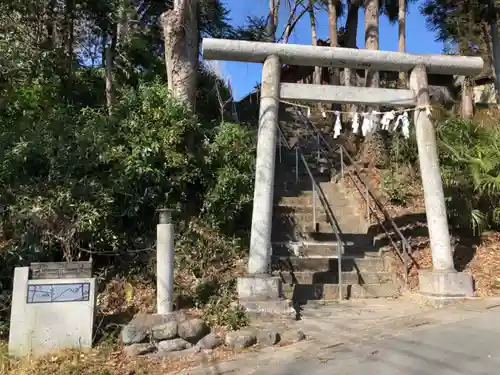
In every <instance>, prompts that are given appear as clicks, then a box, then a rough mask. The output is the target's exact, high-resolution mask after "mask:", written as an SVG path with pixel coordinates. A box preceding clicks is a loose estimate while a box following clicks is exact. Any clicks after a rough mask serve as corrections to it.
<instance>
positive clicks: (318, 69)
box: [308, 0, 321, 85]
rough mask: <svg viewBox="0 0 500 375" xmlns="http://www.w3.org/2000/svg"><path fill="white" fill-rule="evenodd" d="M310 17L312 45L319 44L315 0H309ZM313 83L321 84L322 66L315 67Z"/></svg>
mask: <svg viewBox="0 0 500 375" xmlns="http://www.w3.org/2000/svg"><path fill="white" fill-rule="evenodd" d="M308 9H309V19H310V22H311V36H312V45H313V46H317V45H318V36H317V35H316V17H315V15H314V0H309V8H308ZM313 83H314V84H315V85H320V84H321V67H319V66H315V67H314V76H313Z"/></svg>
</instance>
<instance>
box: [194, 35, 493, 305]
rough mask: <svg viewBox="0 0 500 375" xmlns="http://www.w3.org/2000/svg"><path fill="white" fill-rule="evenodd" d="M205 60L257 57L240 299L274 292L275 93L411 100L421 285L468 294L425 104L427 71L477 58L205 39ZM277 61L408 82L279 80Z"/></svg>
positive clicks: (448, 71)
mask: <svg viewBox="0 0 500 375" xmlns="http://www.w3.org/2000/svg"><path fill="white" fill-rule="evenodd" d="M203 57H204V58H205V59H206V60H225V61H240V62H253V63H263V64H264V66H263V70H262V90H261V99H260V110H259V130H258V140H257V161H256V177H255V190H254V205H253V216H252V230H251V239H250V258H249V262H248V274H249V276H248V277H245V278H240V279H239V280H238V293H239V297H240V301H245V300H253V301H259V300H260V301H264V300H269V299H274V298H279V297H280V295H279V294H280V290H281V285H280V281H279V280H278V279H277V278H273V277H270V259H271V226H272V215H273V194H274V191H273V190H274V187H273V186H274V172H275V152H276V141H277V134H278V130H277V124H278V106H279V100H280V99H283V100H303V101H310V102H315V101H316V102H327V103H353V104H364V105H379V106H413V107H418V109H417V110H415V115H414V123H415V127H416V137H417V146H418V155H419V162H420V170H421V175H422V183H423V189H424V199H425V210H426V216H427V224H428V229H429V237H430V244H431V250H432V263H433V271H430V272H429V271H426V272H420V274H419V279H420V292H421V293H423V294H425V295H428V296H431V297H437V298H451V297H452V298H456V297H466V296H471V295H472V293H473V283H472V277H471V276H470V275H468V274H464V273H459V272H457V271H456V270H455V267H454V264H453V253H452V248H451V242H450V234H449V229H448V220H447V215H446V207H445V201H444V193H443V186H442V180H441V175H440V170H439V162H438V153H437V147H436V135H435V129H434V126H433V124H432V122H431V120H430V119H429V116H428V113H427V112H426V110H425V109H424V107H425V106H427V105H429V92H428V84H427V73H434V74H445V75H453V74H456V75H463V76H471V75H475V74H477V73H480V72H481V71H482V69H483V60H482V59H481V58H480V57H464V56H446V55H412V54H407V53H399V52H387V51H374V50H358V49H349V48H339V47H337V48H333V47H314V46H307V45H294V44H276V43H263V42H248V41H238V40H225V39H204V40H203ZM283 64H288V65H299V66H322V67H334V68H351V69H370V70H374V71H398V72H411V73H410V89H409V90H401V89H383V88H365V87H343V86H321V85H310V84H293V83H280V73H281V67H282V65H283Z"/></svg>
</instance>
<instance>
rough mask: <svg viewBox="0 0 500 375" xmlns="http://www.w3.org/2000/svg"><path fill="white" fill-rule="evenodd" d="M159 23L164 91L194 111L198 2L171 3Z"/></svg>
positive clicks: (183, 0)
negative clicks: (164, 73) (168, 91)
mask: <svg viewBox="0 0 500 375" xmlns="http://www.w3.org/2000/svg"><path fill="white" fill-rule="evenodd" d="M161 23H162V26H163V35H164V38H165V63H166V66H167V77H168V88H169V90H170V91H171V92H172V93H173V95H174V96H175V97H177V98H179V99H180V100H182V101H184V102H186V104H187V105H188V106H189V108H190V109H191V110H193V111H194V110H195V106H196V76H197V73H198V48H199V47H198V46H199V32H198V1H197V0H175V1H174V8H173V9H172V10H169V11H167V12H165V13H164V14H163V15H162V20H161Z"/></svg>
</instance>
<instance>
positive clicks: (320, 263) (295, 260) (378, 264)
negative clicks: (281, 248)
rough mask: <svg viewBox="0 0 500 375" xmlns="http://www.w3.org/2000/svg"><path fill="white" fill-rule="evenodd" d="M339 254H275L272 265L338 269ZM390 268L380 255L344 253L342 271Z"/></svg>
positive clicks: (326, 269)
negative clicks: (315, 255) (307, 255)
mask: <svg viewBox="0 0 500 375" xmlns="http://www.w3.org/2000/svg"><path fill="white" fill-rule="evenodd" d="M337 258H338V256H337V255H335V254H332V255H331V256H329V257H324V256H317V257H313V256H309V257H301V256H279V255H276V256H275V255H273V256H272V257H271V259H272V266H273V269H275V270H281V271H293V272H297V271H317V272H319V271H323V272H325V271H336V270H337V269H338V259H337ZM388 268H389V264H386V262H385V260H384V259H383V258H380V257H370V256H362V255H360V256H356V255H344V256H343V257H342V271H359V272H385V271H387V270H388Z"/></svg>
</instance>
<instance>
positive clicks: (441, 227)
mask: <svg viewBox="0 0 500 375" xmlns="http://www.w3.org/2000/svg"><path fill="white" fill-rule="evenodd" d="M410 87H411V88H412V89H413V90H414V91H415V95H416V97H417V106H420V107H421V106H427V105H429V91H428V83H427V72H426V69H425V67H424V66H423V65H417V66H416V67H415V68H414V69H413V70H412V72H411V75H410ZM414 121H415V130H416V136H417V147H418V158H419V162H420V173H421V175H422V184H423V188H424V200H425V212H426V216H427V225H428V229H429V237H430V243H431V250H432V264H433V266H434V270H435V271H451V272H453V271H455V267H454V264H453V253H452V250H451V242H450V233H449V229H448V218H447V215H446V206H445V202H444V193H443V183H442V180H441V172H440V169H439V159H438V153H437V144H436V135H435V129H434V126H433V124H432V122H431V120H430V118H429V116H428V115H427V113H426V110H425V109H421V110H416V111H415V120H414Z"/></svg>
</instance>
